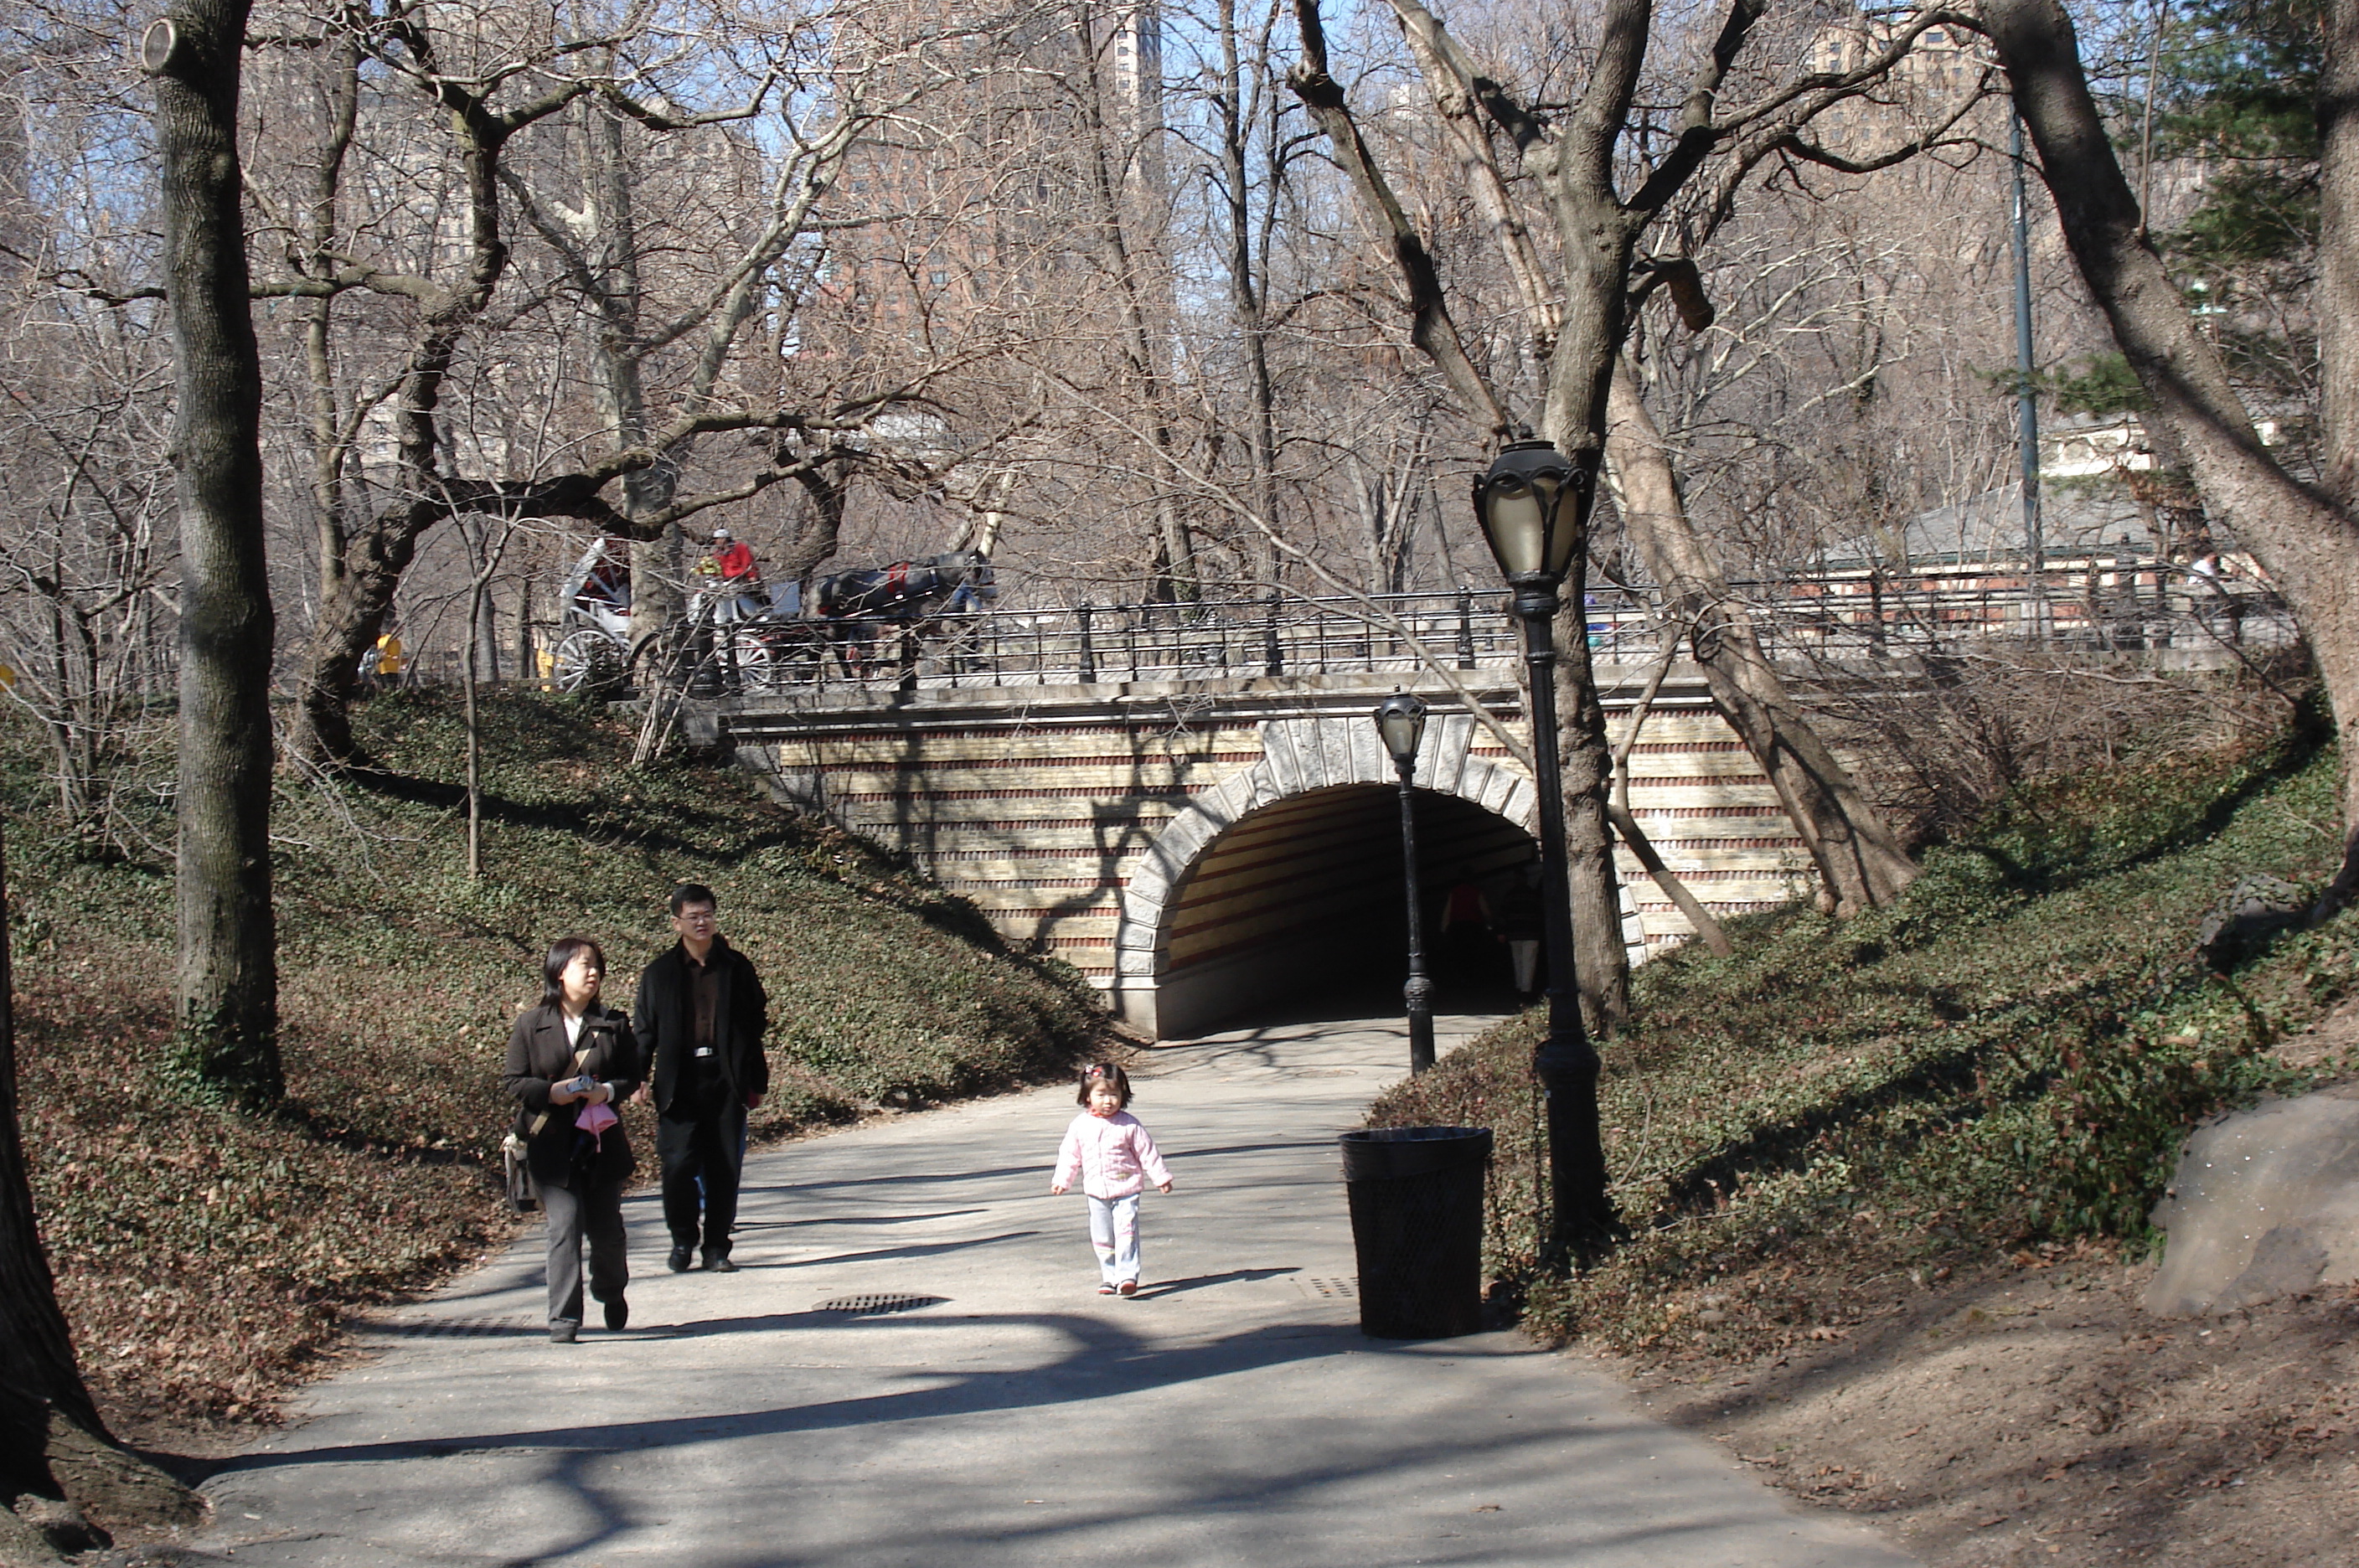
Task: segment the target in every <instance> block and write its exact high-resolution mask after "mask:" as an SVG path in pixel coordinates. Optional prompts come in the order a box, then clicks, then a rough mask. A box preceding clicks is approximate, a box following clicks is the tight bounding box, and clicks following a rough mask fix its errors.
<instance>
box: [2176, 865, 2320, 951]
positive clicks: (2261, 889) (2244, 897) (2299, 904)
mask: <svg viewBox="0 0 2359 1568" xmlns="http://www.w3.org/2000/svg"><path fill="white" fill-rule="evenodd" d="M2309 918H2310V895H2309V894H2307V893H2305V892H2303V891H2302V890H2301V889H2300V888H2299V887H2295V886H2294V885H2293V884H2292V883H2290V882H2288V881H2287V880H2286V879H2285V878H2284V877H2270V876H2267V875H2266V874H2263V873H2259V872H2256V873H2253V874H2251V875H2249V876H2245V877H2238V878H2237V879H2236V885H2235V886H2234V887H2231V888H2229V889H2228V891H2227V893H2226V894H2225V895H2224V896H2223V897H2222V898H2221V899H2220V901H2219V902H2218V903H2216V904H2214V905H2212V908H2211V909H2208V910H2206V911H2205V912H2204V915H2203V919H2202V921H2201V923H2200V924H2199V925H2197V927H2196V928H2195V951H2196V952H2197V953H2199V954H2201V957H2202V959H2203V962H2204V964H2205V965H2206V966H2207V967H2209V968H2212V969H2214V970H2224V969H2227V968H2230V967H2232V966H2233V965H2234V964H2235V963H2236V962H2237V961H2238V960H2239V959H2242V958H2245V957H2249V956H2250V955H2251V954H2253V953H2257V952H2258V951H2260V949H2262V948H2263V947H2266V946H2267V945H2268V942H2269V939H2270V938H2271V937H2274V936H2276V935H2277V933H2278V932H2279V931H2293V930H2295V929H2297V928H2298V927H2300V926H2302V925H2304V924H2307V923H2308V921H2309Z"/></svg>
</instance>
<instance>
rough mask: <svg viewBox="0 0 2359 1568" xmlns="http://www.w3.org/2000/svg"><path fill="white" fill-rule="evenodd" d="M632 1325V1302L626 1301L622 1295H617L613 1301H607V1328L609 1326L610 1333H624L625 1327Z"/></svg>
mask: <svg viewBox="0 0 2359 1568" xmlns="http://www.w3.org/2000/svg"><path fill="white" fill-rule="evenodd" d="M630 1326H631V1303H630V1302H628V1301H625V1300H623V1298H622V1297H620V1296H617V1297H615V1298H614V1300H613V1301H609V1302H607V1303H606V1328H607V1332H609V1333H611V1334H620V1333H622V1332H623V1331H624V1330H625V1329H626V1328H628V1327H630Z"/></svg>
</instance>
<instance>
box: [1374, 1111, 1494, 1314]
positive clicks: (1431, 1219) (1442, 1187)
mask: <svg viewBox="0 0 2359 1568" xmlns="http://www.w3.org/2000/svg"><path fill="white" fill-rule="evenodd" d="M1342 1141H1343V1190H1344V1193H1345V1195H1346V1196H1347V1197H1348V1198H1349V1199H1350V1201H1351V1205H1352V1246H1353V1249H1354V1250H1355V1251H1356V1252H1357V1253H1358V1254H1359V1258H1360V1332H1361V1333H1362V1334H1366V1335H1368V1336H1369V1337H1370V1338H1372V1339H1447V1338H1450V1337H1451V1335H1453V1334H1473V1333H1476V1332H1477V1331H1479V1330H1480V1329H1481V1328H1482V1326H1483V1179H1484V1174H1485V1173H1486V1172H1487V1171H1489V1169H1490V1165H1491V1129H1490V1128H1489V1127H1371V1128H1369V1129H1368V1130H1366V1131H1364V1132H1347V1133H1345V1134H1344V1135H1343V1140H1342Z"/></svg>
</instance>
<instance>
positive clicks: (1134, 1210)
mask: <svg viewBox="0 0 2359 1568" xmlns="http://www.w3.org/2000/svg"><path fill="white" fill-rule="evenodd" d="M1083 1196H1084V1197H1087V1196H1088V1194H1086V1193H1084V1194H1083ZM1089 1204H1090V1243H1091V1245H1092V1246H1093V1247H1096V1248H1097V1249H1098V1272H1099V1273H1100V1274H1101V1275H1103V1277H1104V1279H1105V1282H1106V1283H1107V1284H1109V1285H1119V1284H1121V1283H1122V1282H1123V1281H1124V1280H1125V1279H1137V1278H1138V1194H1137V1193H1136V1192H1133V1193H1131V1194H1130V1195H1129V1196H1128V1197H1126V1198H1090V1199H1089Z"/></svg>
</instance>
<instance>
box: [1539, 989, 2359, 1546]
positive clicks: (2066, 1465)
mask: <svg viewBox="0 0 2359 1568" xmlns="http://www.w3.org/2000/svg"><path fill="white" fill-rule="evenodd" d="M2354 1044H2359V1004H2350V1005H2346V1006H2345V1007H2343V1008H2342V1009H2340V1010H2339V1011H2338V1012H2337V1013H2336V1014H2335V1015H2334V1016H2333V1017H2332V1018H2328V1019H2326V1020H2325V1021H2323V1022H2322V1023H2321V1024H2320V1025H2319V1026H2318V1027H2317V1028H2315V1029H2310V1030H2309V1031H2306V1032H2305V1033H2303V1034H2301V1035H2299V1036H2296V1037H2294V1038H2293V1039H2291V1040H2287V1041H2286V1042H2284V1043H2283V1044H2282V1045H2280V1046H2279V1047H2278V1048H2277V1054H2278V1055H2279V1056H2280V1057H2281V1058H2282V1059H2283V1060H2285V1061H2286V1062H2288V1064H2289V1065H2295V1066H2316V1065H2320V1064H2321V1063H2326V1062H2333V1061H2335V1060H2336V1059H2337V1058H2340V1059H2341V1060H2342V1062H2343V1063H2345V1064H2347V1063H2348V1062H2349V1061H2350V1060H2351V1057H2350V1052H2351V1051H2352V1050H2353V1048H2354ZM2153 1272H2154V1265H2153V1263H2152V1262H2151V1261H2146V1262H2127V1261H2125V1260H2123V1259H2122V1258H2120V1257H2119V1256H2118V1255H2116V1254H2114V1253H2113V1252H2111V1251H2110V1250H2109V1249H2106V1248H2102V1247H2091V1246H2087V1245H2085V1244H2084V1245H2083V1246H2082V1247H2080V1248H2078V1249H2077V1250H2075V1251H2073V1252H2069V1253H2068V1252H2063V1251H2061V1250H2060V1249H2056V1248H2052V1247H2051V1248H2043V1249H2041V1250H2039V1251H2027V1252H2017V1253H2016V1254H2014V1255H2013V1256H2012V1257H2011V1258H2005V1259H2001V1260H1996V1261H1990V1262H1986V1263H1984V1264H1983V1265H1981V1266H1980V1267H1974V1266H1971V1265H1970V1266H1965V1267H1962V1268H1960V1269H1957V1270H1956V1271H1955V1273H1954V1274H1952V1273H1951V1270H1948V1269H1941V1270H1939V1271H1937V1273H1936V1275H1935V1276H1934V1279H1933V1280H1931V1281H1929V1282H1928V1283H1925V1284H1921V1285H1920V1284H1919V1283H1917V1282H1916V1281H1915V1280H1913V1279H1905V1278H1899V1277H1892V1278H1887V1279H1885V1280H1884V1281H1882V1282H1881V1284H1882V1288H1881V1289H1878V1288H1877V1282H1876V1281H1873V1280H1852V1279H1842V1278H1840V1277H1839V1273H1838V1271H1837V1270H1834V1269H1829V1270H1828V1272H1827V1273H1826V1274H1825V1275H1824V1276H1823V1277H1822V1278H1821V1279H1818V1280H1811V1279H1807V1278H1804V1279H1796V1280H1794V1281H1793V1282H1792V1285H1791V1287H1790V1288H1791V1291H1792V1293H1793V1294H1794V1295H1796V1296H1810V1295H1815V1296H1819V1297H1821V1299H1822V1300H1823V1301H1826V1302H1827V1304H1828V1305H1829V1306H1832V1307H1837V1311H1835V1312H1830V1313H1828V1314H1827V1315H1829V1316H1839V1317H1841V1318H1842V1319H1843V1321H1844V1323H1845V1326H1843V1327H1825V1328H1821V1329H1817V1330H1814V1331H1812V1336H1811V1337H1810V1338H1809V1339H1807V1340H1803V1341H1800V1342H1799V1343H1797V1344H1794V1345H1788V1346H1785V1347H1783V1348H1779V1349H1775V1350H1771V1351H1769V1352H1767V1354H1764V1355H1760V1356H1757V1357H1754V1358H1745V1359H1741V1358H1738V1357H1736V1356H1728V1355H1724V1354H1723V1355H1719V1356H1715V1355H1713V1354H1712V1345H1713V1343H1714V1341H1715V1340H1716V1339H1717V1338H1718V1337H1719V1336H1716V1335H1711V1334H1704V1333H1702V1332H1701V1331H1698V1332H1696V1334H1694V1340H1695V1341H1697V1342H1700V1343H1693V1344H1691V1345H1690V1346H1688V1347H1685V1348H1684V1349H1683V1350H1680V1351H1674V1350H1672V1349H1671V1347H1670V1345H1669V1344H1668V1343H1667V1344H1665V1345H1663V1346H1661V1347H1660V1348H1658V1349H1656V1350H1654V1351H1650V1352H1648V1353H1647V1354H1646V1355H1645V1356H1637V1357H1621V1356H1599V1357H1598V1359H1599V1360H1601V1361H1602V1362H1603V1363H1604V1364H1605V1365H1607V1366H1608V1367H1611V1368H1613V1369H1614V1370H1616V1371H1618V1372H1619V1373H1621V1374H1622V1375H1623V1376H1624V1377H1625V1378H1626V1379H1627V1380H1628V1381H1629V1382H1630V1384H1631V1385H1632V1387H1633V1388H1636V1390H1637V1391H1638V1397H1639V1399H1641V1400H1642V1401H1643V1402H1644V1404H1645V1405H1646V1407H1647V1409H1648V1410H1650V1411H1651V1412H1652V1413H1654V1414H1656V1415H1658V1416H1660V1417H1661V1418H1663V1419H1664V1420H1667V1421H1671V1422H1673V1423H1674V1424H1676V1425H1680V1426H1683V1427H1687V1428H1690V1429H1691V1430H1693V1431H1696V1432H1702V1433H1704V1434H1706V1435H1708V1436H1710V1437H1712V1438H1714V1439H1715V1440H1717V1441H1719V1442H1720V1443H1724V1444H1726V1445H1727V1446H1728V1448H1729V1449H1730V1451H1731V1452H1733V1453H1734V1454H1736V1455H1737V1456H1738V1457H1740V1458H1742V1459H1743V1460H1744V1461H1745V1463H1747V1464H1749V1465H1755V1466H1756V1467H1757V1468H1758V1469H1759V1471H1760V1472H1761V1474H1762V1475H1763V1476H1764V1478H1765V1479H1767V1480H1768V1481H1769V1482H1771V1483H1772V1484H1773V1485H1776V1486H1781V1487H1783V1488H1785V1489H1786V1490H1787V1491H1788V1492H1791V1493H1793V1494H1794V1495H1795V1496H1796V1497H1799V1498H1801V1499H1803V1500H1805V1501H1807V1502H1810V1503H1812V1504H1814V1505H1817V1506H1820V1507H1823V1508H1843V1509H1844V1510H1846V1511H1849V1512H1853V1513H1858V1514H1863V1515H1866V1516H1868V1517H1869V1518H1870V1519H1872V1520H1873V1521H1874V1522H1875V1524H1876V1525H1878V1526H1879V1527H1880V1528H1882V1529H1883V1530H1886V1532H1887V1533H1888V1534H1890V1535H1892V1536H1894V1537H1896V1538H1897V1539H1898V1540H1899V1541H1901V1542H1902V1543H1903V1544H1904V1545H1905V1546H1907V1547H1908V1550H1910V1551H1912V1552H1916V1553H1918V1554H1919V1556H1921V1557H1923V1558H1924V1559H1925V1561H1926V1562H1927V1563H1930V1564H1932V1565H1933V1568H1990V1565H1995V1564H2001V1563H2055V1564H2063V1565H2071V1564H2081V1563H2087V1564H2111V1563H2125V1562H2131V1563H2143V1562H2171V1563H2201V1564H2204V1565H2205V1568H2314V1565H2326V1564H2344V1563H2359V1284H2352V1285H2336V1286H2332V1287H2323V1288H2321V1290H2319V1291H2318V1292H2316V1293H2314V1294H2311V1295H2306V1296H2299V1297H2294V1298H2289V1299H2288V1300H2285V1301H2275V1302H2271V1303H2269V1304H2267V1305H2266V1306H2262V1307H2257V1308H2255V1309H2253V1310H2251V1311H2248V1312H2232V1313H2228V1314H2226V1315H2224V1316H2221V1317H2216V1318H2201V1319H2190V1318H2161V1317H2156V1316H2153V1315H2152V1314H2149V1313H2148V1312H2145V1311H2144V1310H2143V1309H2142V1308H2141V1307H2140V1306H2139V1304H2138V1303H2139V1301H2140V1298H2141V1297H2142V1296H2143V1294H2144V1293H2145V1290H2146V1285H2147V1280H2148V1279H2150V1278H2151V1277H2152V1275H2153ZM1942 1275H1948V1276H1950V1277H1948V1278H1941V1277H1940V1276H1942ZM1813 1286H1817V1287H1819V1288H1818V1289H1813V1288H1812V1287H1813ZM1699 1310H1700V1311H1701V1312H1710V1311H1711V1310H1712V1309H1711V1308H1710V1307H1708V1306H1703V1305H1701V1302H1699ZM1699 1321H1709V1320H1706V1319H1701V1318H1700V1319H1699ZM1670 1337H1671V1336H1669V1335H1666V1336H1665V1339H1666V1341H1667V1342H1668V1341H1669V1338H1670ZM1573 1353H1574V1354H1576V1355H1579V1354H1582V1351H1581V1350H1580V1349H1579V1347H1576V1348H1575V1350H1574V1352H1573Z"/></svg>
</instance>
